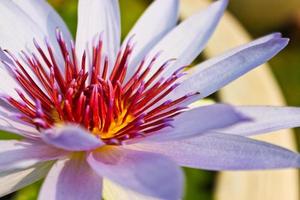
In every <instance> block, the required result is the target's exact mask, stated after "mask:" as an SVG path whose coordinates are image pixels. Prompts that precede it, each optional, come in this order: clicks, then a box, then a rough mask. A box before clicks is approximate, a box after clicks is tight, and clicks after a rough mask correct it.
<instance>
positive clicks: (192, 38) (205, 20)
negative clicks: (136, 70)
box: [145, 0, 228, 76]
mask: <svg viewBox="0 0 300 200" xmlns="http://www.w3.org/2000/svg"><path fill="white" fill-rule="evenodd" d="M227 3H228V0H219V1H217V2H215V3H213V4H212V5H211V6H209V7H208V8H206V9H204V10H201V11H200V12H198V13H196V14H194V15H193V16H191V17H189V18H188V19H187V20H185V21H183V22H182V23H181V24H179V25H178V26H177V27H176V28H174V29H173V30H172V31H170V32H169V33H168V34H167V35H166V36H165V37H164V38H163V39H162V40H161V41H160V42H158V44H157V45H155V46H154V48H153V49H152V50H151V52H150V53H149V55H148V56H147V57H148V58H149V62H150V60H151V59H152V58H153V57H154V56H155V55H156V54H157V53H158V52H161V53H160V54H159V57H158V58H157V60H156V62H155V65H154V66H153V68H152V69H153V71H152V73H154V72H155V71H156V70H157V69H158V68H159V67H160V66H161V65H162V64H163V63H165V62H166V61H167V60H169V59H173V58H175V59H177V60H176V62H175V63H174V64H173V65H171V66H169V67H168V69H169V70H167V71H166V72H165V73H164V75H165V76H168V75H169V74H171V73H172V72H174V71H175V70H176V69H178V68H180V67H182V66H186V65H189V64H191V63H192V61H193V60H194V59H195V58H196V57H197V56H198V55H199V54H200V53H201V51H202V50H203V49H204V47H205V45H206V43H207V41H208V40H209V38H210V37H211V34H212V33H213V31H214V30H215V28H216V26H217V24H218V22H219V20H220V18H221V16H222V15H223V12H224V10H225V8H226V6H227ZM146 66H147V65H145V67H146Z"/></svg>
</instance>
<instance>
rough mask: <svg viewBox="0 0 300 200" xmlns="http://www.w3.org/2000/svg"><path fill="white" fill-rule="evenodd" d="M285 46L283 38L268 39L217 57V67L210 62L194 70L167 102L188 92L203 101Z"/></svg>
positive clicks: (286, 41)
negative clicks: (219, 57)
mask: <svg viewBox="0 0 300 200" xmlns="http://www.w3.org/2000/svg"><path fill="white" fill-rule="evenodd" d="M287 44H288V39H286V38H280V37H275V38H270V39H269V40H266V41H265V42H262V43H259V44H256V45H253V44H250V47H249V48H241V49H242V50H241V51H238V52H237V53H234V54H232V55H231V54H230V56H228V57H227V56H222V55H221V57H224V59H220V61H218V62H217V63H215V62H211V63H212V65H207V64H205V63H204V64H200V65H199V66H195V67H196V68H197V70H196V71H195V73H191V75H190V76H189V77H188V78H187V79H186V80H184V81H183V82H182V83H181V84H180V85H179V86H178V87H177V88H176V89H175V90H174V91H173V92H172V93H171V94H170V95H169V98H172V99H176V98H178V97H180V96H183V95H184V94H187V93H190V92H200V95H198V96H197V97H195V98H194V100H196V99H199V98H204V97H206V96H208V95H210V94H212V93H214V92H215V91H217V90H218V89H220V88H221V87H223V86H225V85H226V84H228V83H230V82H231V81H233V80H235V79H237V78H238V77H240V76H242V75H244V74H245V73H247V72H248V71H250V70H252V69H253V68H255V67H257V66H259V65H260V64H263V63H265V62H267V61H268V60H269V59H271V58H272V57H273V56H275V55H276V54H277V53H278V52H280V51H281V50H282V49H283V48H284V47H285V46H286V45H287ZM208 62H209V61H208ZM201 65H204V67H202V66H201ZM198 69H199V70H198Z"/></svg>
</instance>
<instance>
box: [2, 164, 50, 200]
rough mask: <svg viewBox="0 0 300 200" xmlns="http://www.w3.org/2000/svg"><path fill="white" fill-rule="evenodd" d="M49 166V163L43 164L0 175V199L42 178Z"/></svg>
mask: <svg viewBox="0 0 300 200" xmlns="http://www.w3.org/2000/svg"><path fill="white" fill-rule="evenodd" d="M51 166H52V163H51V162H45V163H41V164H38V165H35V166H34V167H32V168H29V169H26V170H18V171H11V172H4V173H0V185H1V187H0V197H3V196H5V195H7V194H10V193H13V192H15V191H17V190H19V189H22V188H23V187H26V186H27V185H30V184H32V183H34V182H36V181H38V180H40V179H42V178H44V177H45V176H46V174H47V173H48V171H49V170H50V168H51ZM3 186H5V187H3Z"/></svg>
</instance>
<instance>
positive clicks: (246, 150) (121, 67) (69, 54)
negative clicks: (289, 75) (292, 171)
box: [0, 0, 300, 200]
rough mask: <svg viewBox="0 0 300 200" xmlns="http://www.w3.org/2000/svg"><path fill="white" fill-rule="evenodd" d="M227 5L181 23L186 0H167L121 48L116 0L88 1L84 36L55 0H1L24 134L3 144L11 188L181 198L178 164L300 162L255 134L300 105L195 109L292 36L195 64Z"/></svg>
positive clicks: (5, 91)
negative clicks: (39, 184)
mask: <svg viewBox="0 0 300 200" xmlns="http://www.w3.org/2000/svg"><path fill="white" fill-rule="evenodd" d="M227 3H228V2H227V0H219V1H217V2H215V3H213V4H212V5H211V6H209V7H208V8H207V9H204V10H201V11H199V12H198V13H196V14H194V15H193V16H191V17H190V18H188V19H187V20H185V21H183V22H181V23H180V24H179V25H176V23H177V18H178V7H179V2H178V0H156V1H154V2H153V3H152V4H151V6H150V7H149V8H148V9H147V10H146V11H145V13H144V14H143V15H142V16H141V18H140V19H139V20H138V22H137V23H136V24H135V26H134V27H133V28H132V30H131V31H130V33H129V34H128V37H127V38H125V40H124V41H123V43H122V45H120V16H119V5H118V1H117V0H89V1H86V0H79V8H78V27H77V33H76V40H75V43H73V42H72V37H71V35H70V33H69V31H68V29H67V27H66V26H65V24H64V22H63V21H62V20H61V18H60V17H59V16H58V14H57V13H56V12H55V11H54V10H53V9H52V8H51V7H50V6H49V5H48V4H47V3H46V1H44V0H27V1H23V0H3V1H1V2H0V15H1V20H0V27H1V31H0V47H1V51H0V60H1V67H0V74H1V77H2V81H1V82H0V92H1V100H0V129H1V130H3V131H7V132H10V133H13V134H17V135H20V136H22V137H23V138H24V139H23V140H2V141H0V196H3V195H6V194H8V193H11V192H14V191H16V190H18V189H20V188H22V187H24V186H26V185H28V184H31V183H33V182H35V181H37V180H39V179H41V178H44V177H45V181H44V183H43V185H42V188H41V191H40V194H39V199H41V200H43V199H55V200H69V199H71V200H77V199H78V200H79V199H80V200H81V199H89V200H94V199H101V197H102V196H103V197H104V198H107V199H135V198H137V199H140V198H139V195H142V196H149V197H152V198H159V199H170V200H173V199H180V198H181V197H182V195H183V182H184V180H183V175H182V172H181V170H180V167H179V165H180V166H188V167H194V168H203V169H213V170H223V169H224V170H225V169H226V170H228V169H229V170H230V169H269V168H283V167H299V160H300V159H299V155H298V154H296V153H294V152H291V151H288V150H286V149H283V148H280V147H277V146H274V145H271V144H266V143H263V142H258V141H255V140H252V139H248V138H246V137H245V136H248V135H252V134H256V133H262V132H266V131H270V130H275V129H279V128H289V127H293V126H298V125H299V115H300V114H299V110H297V109H292V108H278V109H274V108H266V107H261V108H257V107H237V108H233V107H231V106H229V105H224V104H215V105H209V106H201V107H196V108H193V107H190V106H189V105H190V103H192V102H194V101H196V100H199V99H201V98H205V97H207V96H208V95H210V94H212V93H214V92H215V91H217V90H218V89H219V88H221V87H223V86H224V85H226V84H228V83H230V82H231V81H233V80H234V79H236V78H238V77H239V76H241V75H243V74H245V73H246V72H248V71H249V70H251V69H253V68H255V67H256V66H258V65H260V64H262V63H264V62H266V61H267V60H269V59H271V58H272V57H273V56H274V55H276V54H277V53H278V52H279V51H281V50H282V49H283V48H284V47H285V46H286V45H287V43H288V39H286V38H282V37H281V35H280V34H279V33H275V34H271V35H268V36H265V37H263V38H260V39H258V40H255V41H253V42H251V43H249V44H246V45H242V46H240V47H237V48H235V49H232V50H231V51H229V52H226V53H224V54H222V55H220V56H218V57H216V58H213V59H211V60H208V61H206V62H203V63H201V64H199V65H197V66H195V67H194V68H193V69H192V70H191V71H187V70H186V69H185V68H186V67H185V66H187V65H190V64H191V62H192V61H193V60H194V59H195V58H196V56H198V55H199V53H200V52H201V51H202V50H203V48H204V47H205V45H206V43H207V41H208V40H209V38H210V36H211V34H212V33H213V31H214V29H215V28H216V26H217V24H218V22H219V20H220V18H221V16H222V14H223V12H224V9H225V7H226V5H227ZM261 113H263V114H264V115H263V116H262V115H261ZM247 116H249V117H250V118H249V117H247ZM270 118H272V120H271V121H268V120H270ZM108 180H109V181H108ZM103 191H104V192H103Z"/></svg>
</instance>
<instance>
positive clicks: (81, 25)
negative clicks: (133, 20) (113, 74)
mask: <svg viewBox="0 0 300 200" xmlns="http://www.w3.org/2000/svg"><path fill="white" fill-rule="evenodd" d="M120 27H121V25H120V13H119V3H118V0H89V1H86V0H79V4H78V26H77V33H76V51H77V55H78V58H81V57H82V54H83V52H84V51H85V50H88V51H87V52H88V53H89V56H90V54H91V49H92V47H93V44H94V40H95V39H96V38H97V36H99V34H101V33H103V40H104V44H103V45H104V52H105V54H107V55H108V57H109V60H110V61H113V60H114V59H115V57H116V54H117V51H118V49H119V46H120V35H121V30H120Z"/></svg>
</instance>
